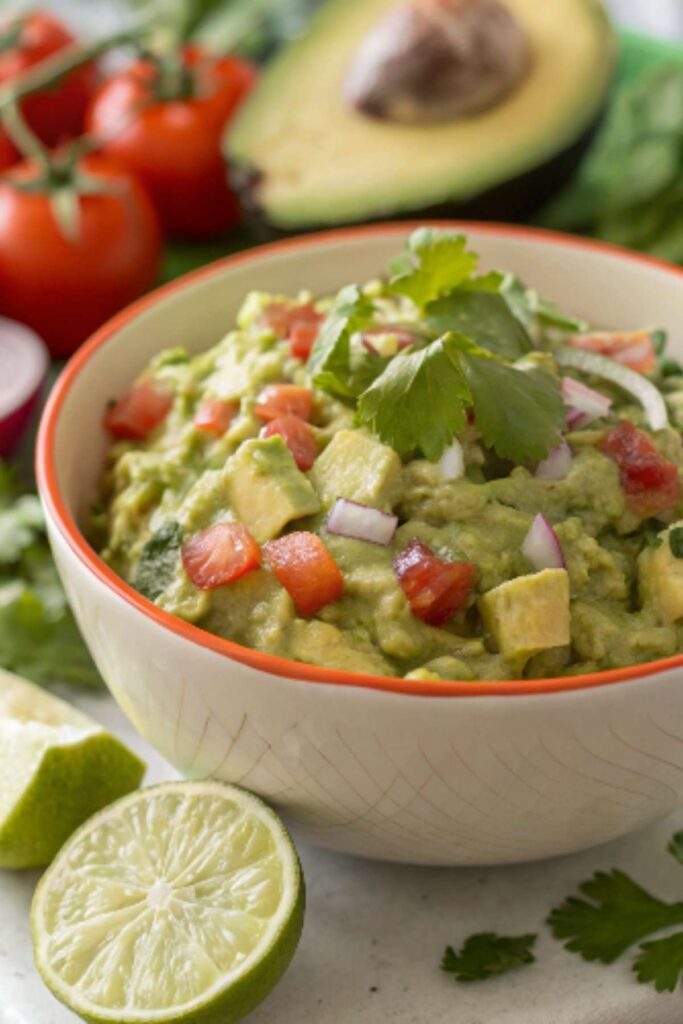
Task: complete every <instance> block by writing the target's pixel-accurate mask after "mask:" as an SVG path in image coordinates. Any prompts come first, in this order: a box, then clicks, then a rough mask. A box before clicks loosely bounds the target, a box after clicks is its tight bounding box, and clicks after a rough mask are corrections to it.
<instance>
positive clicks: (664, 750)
mask: <svg viewBox="0 0 683 1024" xmlns="http://www.w3.org/2000/svg"><path fill="white" fill-rule="evenodd" d="M409 230H410V225H405V224H401V225H382V226H378V227H373V228H360V229H348V230H343V231H337V232H328V233H324V234H321V235H310V236H307V237H306V238H303V239H294V240H291V241H288V242H281V243H277V244H275V245H272V246H265V247H263V248H261V249H257V250H252V251H251V252H249V253H246V254H241V255H239V256H237V257H230V258H228V259H227V260H224V261H222V262H220V263H217V264H214V265H213V266H211V267H209V268H206V269H204V270H201V271H198V272H196V273H195V274H192V275H189V276H188V277H187V278H184V279H183V280H181V281H179V282H177V283H174V284H172V285H170V286H167V287H166V288H164V289H161V290H159V291H158V292H156V293H154V294H153V295H152V296H150V297H148V298H146V299H144V300H142V301H141V302H139V303H137V304H136V305H135V306H132V307H131V308H130V309H129V310H126V311H124V313H123V314H120V315H119V316H118V317H117V318H115V319H114V320H113V321H111V322H110V323H109V324H107V325H106V326H105V327H104V328H103V329H102V330H101V331H100V332H99V333H98V334H97V335H96V336H95V337H94V338H93V339H92V340H91V341H90V342H89V343H88V344H86V346H85V347H84V348H83V349H81V351H80V352H79V353H78V354H77V356H76V357H75V358H74V359H73V360H72V361H71V363H70V364H69V366H68V367H67V369H66V371H65V372H64V374H63V376H62V378H61V379H60V381H59V382H58V384H57V386H56V387H55V389H54V391H53V394H52V396H51V399H50V402H49V404H48V407H47V409H46V412H45V414H44V417H43V421H42V424H41V431H40V437H39V444H38V460H37V470H38V477H39V487H40V492H41V496H42V499H43V502H44V505H45V508H46V514H47V519H48V526H49V530H50V536H51V540H52V544H53V549H54V552H55V557H56V559H57V563H58V566H59V569H60V572H61V574H62V578H63V580H64V583H65V586H66V588H67V592H68V594H69V597H70V599H71V602H72V604H73V607H74V610H75V613H76V616H77V618H78V621H79V623H80V625H81V628H82V630H83V632H84V635H85V637H86V640H87V642H88V644H89V646H90V648H91V650H92V652H93V655H94V657H95V660H96V661H97V664H98V666H99V668H100V670H101V672H102V674H103V676H104V678H105V680H106V681H107V684H108V685H109V687H110V689H111V691H112V693H113V694H114V696H115V697H116V699H117V700H118V701H119V703H120V705H121V706H122V707H123V709H124V711H125V712H126V713H127V714H128V716H129V717H130V719H131V721H132V722H133V723H134V724H135V726H136V727H137V728H138V729H139V730H140V731H141V732H142V733H143V734H144V735H145V736H146V737H147V738H148V739H149V740H150V741H151V742H152V743H153V744H154V745H155V746H156V747H157V748H158V749H159V750H160V751H161V752H162V753H163V754H164V755H165V756H166V757H167V758H168V759H169V760H170V761H171V762H173V764H175V765H176V766H177V767H178V768H179V769H180V770H181V771H183V772H185V773H186V774H188V775H190V776H205V775H212V776H214V777H216V778H221V779H225V780H228V781H230V782H237V783H240V784H241V785H244V786H246V787H248V788H249V789H252V790H254V791H255V792H256V793H259V794H260V795H262V796H263V797H265V798H266V799H267V800H268V801H269V802H271V803H272V804H273V805H275V806H276V807H277V808H278V809H280V810H281V811H282V812H283V813H284V815H285V816H286V818H287V820H288V821H289V823H290V824H291V825H292V826H293V827H294V829H295V831H296V832H298V834H299V835H302V836H305V837H307V838H309V839H311V840H313V841H314V842H317V843H319V844H321V845H324V846H328V847H331V848H334V849H338V850H344V851H348V852H352V853H358V854H364V855H367V856H373V857H380V858H385V859H391V860H400V861H411V862H419V863H430V864H494V863H503V862H511V861H521V860H529V859H533V858H540V857H546V856H551V855H554V854H561V853H566V852H569V851H571V850H577V849H581V848H584V847H588V846H591V845H593V844H596V843H600V842H603V841H606V840H608V839H611V838H613V837H616V836H618V835H621V834H623V833H626V832H628V831H631V830H633V829H636V828H638V827H640V826H641V825H644V824H646V823H648V822H650V821H652V820H654V819H656V818H658V817H661V816H663V815H665V814H667V813H668V812H670V811H671V810H673V809H674V808H675V807H677V806H679V805H680V804H681V803H683V655H679V656H677V657H674V658H669V659H666V660H663V661H659V662H653V663H650V664H649V665H646V666H637V667H634V668H629V669H623V670H617V671H613V672H605V673H598V674H595V675H591V676H580V677H574V678H569V679H566V678H564V679H554V680H536V681H534V682H533V683H525V682H516V683H506V682H492V683H463V682H453V683H443V684H439V683H432V684H423V683H415V682H412V683H407V682H404V681H401V680H395V679H386V678H380V677H371V676H358V675H353V674H351V673H348V672H334V671H331V670H325V669H316V668H313V667H311V666H305V665H299V664H297V663H295V662H291V661H286V660H284V659H279V658H273V657H270V656H268V655H264V654H259V653H258V652H254V651H250V650H248V649H247V648H243V647H239V646H238V645H235V644H231V643H229V642H228V641H224V640H221V639H220V638H217V637H213V636H211V635H210V634H208V633H205V632H203V631H201V630H199V629H197V628H196V627H194V626H190V625H188V624H186V623H183V622H181V621H180V620H178V619H174V618H173V617H171V616H169V615H167V614H166V613H164V612H161V611H160V610H159V609H156V608H155V607H154V606H153V605H151V604H149V603H148V602H147V601H145V600H144V599H143V598H141V597H140V596H139V595H137V594H136V593H135V592H134V591H133V590H131V588H130V587H128V586H127V585H126V584H125V583H123V581H121V580H119V579H118V578H117V577H116V576H114V574H113V573H111V571H110V570H109V569H108V568H107V567H106V566H105V565H104V564H103V563H102V562H101V561H100V560H99V559H98V557H97V555H96V554H95V553H94V552H93V551H92V549H91V548H89V546H88V545H87V542H86V541H85V540H84V539H83V537H82V535H81V533H80V530H79V528H78V525H77V524H79V523H83V521H84V520H85V518H86V516H87V511H88V507H89V504H90V502H91V501H92V499H93V497H94V495H95V493H96V490H97V483H98V476H99V473H100V471H101V466H102V459H103V456H104V452H105V449H106V445H107V439H106V437H105V435H104V433H103V431H102V428H101V425H100V424H101V417H102V409H103V408H104V405H105V403H106V401H107V400H108V399H109V398H111V397H112V396H113V395H116V394H117V393H120V392H121V391H123V390H124V389H125V388H126V387H127V386H128V385H129V383H130V381H131V380H132V378H133V377H134V376H135V375H136V374H137V373H138V372H139V371H140V370H141V369H142V368H143V367H144V366H145V365H146V364H147V362H148V361H149V359H150V358H151V356H152V355H153V354H154V353H156V352H157V351H159V350H160V349H162V348H165V347H167V346H171V345H186V346H187V347H188V348H189V349H191V350H193V351H199V350H201V349H203V348H206V347H208V346H209V345H211V344H213V343H214V342H215V341H217V340H218V338H220V337H221V336H222V335H223V334H224V333H225V332H226V330H227V329H228V328H229V327H230V326H231V324H232V322H233V318H234V314H235V312H236V310H237V308H238V306H239V304H240V301H241V299H242V297H243V295H244V293H245V292H246V291H247V290H249V289H251V288H257V289H264V290H268V291H283V292H296V291H297V290H298V289H299V288H301V287H308V288H311V289H312V290H313V291H314V292H317V293H319V294H322V293H325V292H329V291H333V290H336V289H337V288H338V287H339V286H340V285H341V284H344V283H346V282H348V281H349V280H353V279H356V280H364V279H366V278H368V277H370V276H373V275H376V274H378V273H379V272H380V271H381V270H382V269H383V268H384V266H385V265H386V261H387V259H388V258H389V257H390V256H392V255H393V254H394V253H395V252H396V251H397V250H398V249H399V248H400V247H401V245H402V243H403V240H404V238H405V236H406V235H407V233H408V231H409ZM463 230H466V231H467V232H468V234H469V236H470V241H471V244H472V246H473V248H475V249H476V250H477V251H479V252H480V253H481V256H482V265H483V266H484V267H485V268H486V267H491V266H498V267H504V268H507V269H510V270H513V271H515V272H516V273H518V274H519V275H520V276H521V277H522V278H524V279H525V280H527V281H528V282H529V283H530V284H533V285H534V287H537V288H538V289H539V290H540V291H541V292H542V293H544V294H545V295H547V296H548V297H549V298H552V299H554V300H555V301H557V302H558V303H559V305H560V306H564V307H566V308H567V309H569V310H571V311H572V312H575V313H577V314H580V315H583V316H585V317H586V318H587V319H590V320H592V321H594V322H598V323H601V324H604V325H605V326H609V325H615V326H617V325H618V326H621V327H625V328H628V327H634V328H635V327H638V326H643V325H649V324H657V325H658V326H662V327H664V328H666V329H668V330H669V331H670V337H671V346H672V351H673V352H674V353H676V354H678V355H679V357H680V356H682V355H683V333H682V332H683V328H682V326H681V325H683V274H681V272H680V271H679V270H676V269H675V268H673V267H667V266H666V265H665V264H659V263H657V262H655V261H649V260H645V259H643V258H642V257H637V256H633V255H630V254H627V253H623V252H620V251H619V250H615V249H610V248H607V247H603V246H598V245H595V244H593V243H589V242H580V241H577V240H574V239H568V238H567V239H565V238H563V237H562V236H558V235H552V234H548V233H542V232H535V231H530V230H528V229H523V228H520V229H517V228H510V227H498V226H495V225H486V226H483V225H476V224H471V225H463Z"/></svg>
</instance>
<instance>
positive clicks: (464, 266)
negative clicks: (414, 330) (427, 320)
mask: <svg viewBox="0 0 683 1024" xmlns="http://www.w3.org/2000/svg"><path fill="white" fill-rule="evenodd" d="M476 267H477V256H476V254H475V253H473V252H468V250H467V239H466V238H465V236H464V235H458V234H456V233H455V232H453V231H440V230H439V229H437V228H418V229H417V231H413V233H412V235H411V236H410V239H409V241H408V250H407V252H406V253H404V254H403V255H401V256H399V257H398V258H397V259H396V260H394V262H393V263H392V265H391V269H392V270H393V271H394V276H393V277H392V278H391V281H390V287H391V290H392V291H394V292H396V293H398V294H399V295H405V296H407V298H409V299H412V301H413V302H414V303H415V305H416V306H418V307H419V308H420V309H424V308H425V307H426V306H427V305H428V304H429V303H430V302H434V301H435V300H436V299H440V298H441V297H442V296H443V295H449V294H450V293H451V292H453V291H454V290H455V289H456V288H457V287H458V286H459V285H462V284H465V283H466V282H467V281H469V280H470V278H471V277H472V276H473V274H474V271H475V270H476Z"/></svg>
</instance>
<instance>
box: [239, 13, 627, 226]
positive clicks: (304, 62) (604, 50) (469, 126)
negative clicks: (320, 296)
mask: <svg viewBox="0 0 683 1024" xmlns="http://www.w3.org/2000/svg"><path fill="white" fill-rule="evenodd" d="M396 3H397V0H330V2H329V3H327V4H326V5H325V6H324V7H323V8H322V10H321V11H320V12H319V13H318V14H317V16H316V17H315V18H314V19H313V21H312V23H311V26H310V29H309V31H308V32H307V34H306V35H305V36H304V37H303V38H302V39H300V40H299V41H297V42H295V43H294V44H292V45H291V46H290V47H289V48H288V49H287V50H285V51H284V52H283V53H282V54H281V55H280V56H279V57H278V58H277V59H276V60H275V62H274V63H273V64H272V65H271V67H270V68H269V69H268V70H267V72H266V73H265V75H264V77H263V79H262V80H261V83H260V85H259V86H258V87H257V89H256V90H255V91H254V92H253V93H252V95H251V97H250V99H249V100H248V101H247V102H246V103H245V104H244V106H243V107H242V108H241V111H240V114H239V115H238V118H237V120H236V121H235V122H234V123H233V125H232V127H231V130H230V132H229V135H228V137H227V140H226V153H227V159H228V166H229V168H230V176H231V181H232V183H233V186H234V187H235V189H236V190H237V192H238V194H239V195H240V198H241V201H242V204H243V207H244V209H245V213H246V216H247V218H248V219H249V220H250V221H251V222H252V224H254V223H256V224H261V225H262V226H265V227H266V228H268V229H270V230H271V231H275V232H290V231H297V230H309V229H313V228H316V227H323V226H327V225H331V224H341V223H359V222H363V221H368V220H377V219H380V218H393V217H398V218H400V217H415V216H420V215H426V214H444V215H446V214H448V215H455V216H473V217H484V218H489V219H492V218H496V219H515V218H518V217H521V216H525V215H528V214H529V213H530V212H532V211H533V210H534V209H537V208H538V207H540V206H541V205H542V204H543V203H544V202H545V201H546V200H547V199H548V198H549V196H550V195H551V194H552V193H553V192H554V191H555V190H556V189H557V188H559V187H560V185H562V184H564V182H565V181H566V179H567V178H568V177H569V176H570V175H571V173H572V172H573V170H574V169H575V167H576V165H577V164H578V162H579V160H580V158H581V156H582V155H583V153H584V151H585V150H586V149H587V147H588V144H589V142H590V139H591V137H592V133H593V131H594V129H595V127H596V126H597V123H598V121H599V118H600V115H601V113H602V111H603V109H604V106H605V103H606V98H607V92H608V88H609V83H610V80H611V77H612V73H613V69H614V63H615V42H614V35H613V32H612V29H611V27H610V24H609V21H608V19H607V17H606V15H605V11H604V9H603V7H602V5H601V3H600V2H599V0H504V3H505V6H506V7H507V8H508V9H509V11H510V12H511V13H512V14H513V16H514V17H516V19H517V20H518V22H519V24H520V25H521V26H522V27H523V29H525V30H526V33H527V35H528V40H529V43H530V47H531V55H532V59H531V63H530V68H529V70H528V72H527V74H526V75H525V77H524V78H523V79H522V80H521V82H519V83H518V84H517V85H516V87H515V88H514V89H513V90H512V91H511V92H509V93H508V94H507V95H506V96H504V97H503V98H502V99H500V100H499V102H497V103H496V104H495V105H493V106H490V107H489V108H488V109H485V110H483V111H481V112H478V113H475V114H472V115H469V116H464V117H460V118H457V119H454V120H451V121H447V122H440V123H424V124H405V123H397V122H395V121H393V122H392V121H389V120H381V119H377V118H373V117H369V116H368V115H367V114H365V113H361V112H359V111H358V110H357V109H354V108H353V107H352V106H351V105H350V104H349V103H348V101H347V100H346V99H345V97H344V81H345V77H346V76H347V74H348V69H349V67H350V66H351V63H352V61H353V60H354V57H355V56H356V54H357V53H358V48H359V46H360V44H361V42H362V41H363V40H364V38H365V37H366V36H367V34H368V32H370V31H371V30H372V29H373V28H374V27H375V26H376V25H377V23H378V22H380V21H381V20H382V18H383V17H385V16H386V15H387V14H388V12H390V11H391V10H392V8H395V6H396Z"/></svg>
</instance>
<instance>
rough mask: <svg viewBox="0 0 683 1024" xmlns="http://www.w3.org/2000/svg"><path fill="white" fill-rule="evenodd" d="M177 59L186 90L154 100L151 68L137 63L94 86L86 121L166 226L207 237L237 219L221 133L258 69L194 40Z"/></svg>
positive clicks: (157, 81) (153, 69)
mask: <svg viewBox="0 0 683 1024" xmlns="http://www.w3.org/2000/svg"><path fill="white" fill-rule="evenodd" d="M182 60H183V64H184V67H185V69H186V70H187V71H188V72H189V78H190V81H191V82H192V95H190V96H184V95H180V96H178V97H177V98H171V99H160V98H159V96H158V89H159V85H160V77H159V70H158V68H157V66H156V65H155V64H153V63H152V62H150V61H136V62H135V63H134V64H132V65H131V66H130V67H128V68H126V69H124V70H123V71H122V72H120V73H119V74H117V75H114V76H113V77H112V78H110V79H109V80H108V81H107V82H105V84H104V85H103V86H102V88H101V89H100V90H99V91H98V93H97V94H96V96H95V98H94V100H93V102H92V104H91V106H90V109H89V111H88V116H87V126H88V130H89V131H90V132H92V133H93V134H95V135H97V136H99V137H101V138H103V139H105V140H107V141H105V143H104V146H103V149H102V152H103V153H105V154H107V155H109V156H111V157H114V158H116V160H118V161H119V162H120V163H121V164H123V165H124V166H125V167H127V168H128V170H129V171H131V172H132V173H134V174H136V175H137V176H138V177H139V178H140V180H141V181H142V182H143V183H144V184H145V185H146V187H147V189H148V191H149V193H150V195H151V196H152V199H153V200H154V202H155V204H156V206H157V209H158V211H159V214H160V217H161V221H162V224H163V226H164V228H165V229H166V230H167V231H168V232H170V233H171V234H175V235H180V236H183V237H186V238H198V239H202V238H211V237H215V236H218V235H221V234H223V233H224V232H225V231H227V230H228V229H229V228H231V227H232V226H233V225H234V224H235V223H236V222H237V220H238V219H239V208H238V205H237V201H236V199H235V198H234V196H233V194H232V193H231V192H230V190H229V188H228V184H227V174H226V170H225V166H224V161H223V156H222V151H221V139H222V136H223V132H224V130H225V126H226V124H227V123H228V122H229V120H230V118H231V117H232V115H233V114H234V113H235V111H236V109H237V107H238V106H239V104H240V102H241V100H242V99H244V97H245V95H246V94H247V92H248V91H249V89H250V88H251V86H252V85H253V84H254V81H255V79H256V71H255V70H254V68H252V67H251V65H249V64H247V63H245V62H244V61H242V60H238V59H237V58H235V57H221V58H214V57H210V56H209V55H208V54H206V53H205V52H204V51H202V50H201V49H200V48H198V47H196V46H189V47H187V48H185V49H184V50H183V53H182Z"/></svg>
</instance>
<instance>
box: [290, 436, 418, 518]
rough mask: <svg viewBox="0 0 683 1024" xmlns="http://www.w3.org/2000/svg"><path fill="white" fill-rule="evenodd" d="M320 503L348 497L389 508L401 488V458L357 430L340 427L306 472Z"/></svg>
mask: <svg viewBox="0 0 683 1024" xmlns="http://www.w3.org/2000/svg"><path fill="white" fill-rule="evenodd" d="M310 477H311V481H312V483H313V486H314V487H315V489H316V490H317V492H318V494H319V495H320V497H321V499H322V502H323V505H331V504H332V502H334V501H336V499H337V498H349V499H351V501H357V502H359V503H360V504H361V505H374V506H376V507H378V508H382V509H385V510H386V509H390V508H391V507H392V506H393V504H394V502H395V501H396V500H397V499H398V495H399V491H400V487H401V460H400V459H399V457H398V455H397V454H396V452H395V451H394V450H393V448H389V447H388V446H387V445H386V444H381V442H380V441H376V440H375V439H374V438H372V437H371V436H370V435H369V434H366V433H364V432H363V431H361V430H340V431H339V432H338V433H337V434H335V435H334V437H333V438H332V440H331V441H330V443H329V445H328V446H327V448H326V449H325V451H324V452H323V453H322V455H319V456H318V458H317V459H316V461H315V464H314V466H313V468H312V469H311V472H310Z"/></svg>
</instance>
